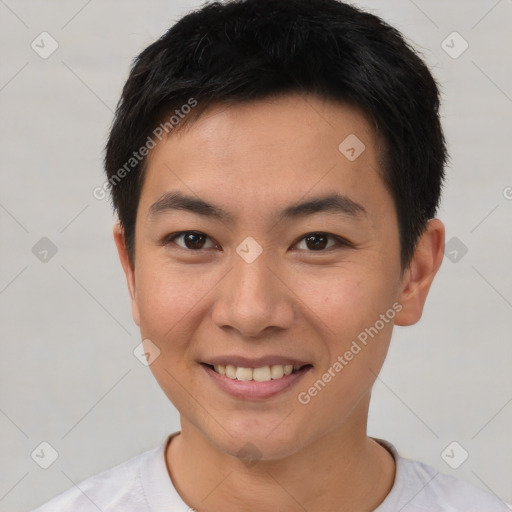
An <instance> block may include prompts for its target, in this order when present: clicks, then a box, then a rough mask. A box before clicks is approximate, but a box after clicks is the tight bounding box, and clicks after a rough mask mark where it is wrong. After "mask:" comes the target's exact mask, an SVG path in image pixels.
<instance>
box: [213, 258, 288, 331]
mask: <svg viewBox="0 0 512 512" xmlns="http://www.w3.org/2000/svg"><path fill="white" fill-rule="evenodd" d="M276 268H277V266H276V265H275V264H272V263H271V262H270V258H269V257H267V255H266V254H265V251H263V252H262V253H261V254H260V255H259V256H258V257H257V258H256V259H255V260H254V261H252V262H251V263H248V262H247V261H245V260H244V259H243V258H241V257H240V256H239V255H238V254H237V253H235V254H234V256H233V267H232V269H231V271H230V272H228V274H227V276H226V278H225V279H223V280H222V281H221V282H220V283H219V288H218V289H217V297H216V300H215V303H214V305H213V312H212V319H213V321H214V323H215V324H216V325H217V326H218V327H219V328H221V329H223V330H233V331H237V333H238V335H239V336H240V337H244V338H262V337H264V336H268V335H269V334H270V333H271V332H272V331H279V330H283V329H288V328H290V326H291V325H292V324H293V322H294V320H295V308H294V305H293V302H294V296H295V295H294V293H293V291H292V290H291V289H290V285H289V284H288V283H286V280H285V278H284V276H281V275H279V272H278V271H277V270H276Z"/></svg>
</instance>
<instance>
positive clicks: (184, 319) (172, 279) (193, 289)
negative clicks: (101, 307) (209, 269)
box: [137, 261, 216, 348]
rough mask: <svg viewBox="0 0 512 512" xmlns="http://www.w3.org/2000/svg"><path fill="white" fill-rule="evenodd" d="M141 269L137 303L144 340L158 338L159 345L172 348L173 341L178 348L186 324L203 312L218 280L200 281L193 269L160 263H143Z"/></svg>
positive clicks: (206, 277) (201, 279) (203, 275)
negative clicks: (203, 304) (205, 303)
mask: <svg viewBox="0 0 512 512" xmlns="http://www.w3.org/2000/svg"><path fill="white" fill-rule="evenodd" d="M140 269H141V271H140V274H139V275H138V284H137V303H138V306H139V311H140V320H141V334H142V336H144V337H148V338H150V339H151V338H155V340H157V343H159V344H164V345H169V344H168V343H167V341H169V340H170V339H173V340H175V342H176V343H178V344H179V343H180V340H182V341H183V334H184V330H185V329H186V325H187V323H189V322H190V318H192V317H193V316H195V315H197V314H198V312H200V311H201V299H204V298H205V296H207V295H208V292H209V291H211V289H212V288H213V287H214V286H215V284H216V280H215V279H214V278H212V276H209V275H208V274H201V276H200V278H199V277H198V275H199V274H198V271H197V270H195V269H192V268H189V269H187V268H184V267H181V268H177V267H176V266H170V265H168V264H165V263H162V262H157V261H154V262H150V261H145V262H143V261H141V264H140ZM180 333H181V334H180ZM185 341H186V340H185ZM162 348H163V347H162Z"/></svg>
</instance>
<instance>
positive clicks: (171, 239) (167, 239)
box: [162, 231, 354, 253]
mask: <svg viewBox="0 0 512 512" xmlns="http://www.w3.org/2000/svg"><path fill="white" fill-rule="evenodd" d="M188 234H195V235H200V236H204V237H206V238H207V239H210V240H212V239H211V238H210V237H209V236H208V235H206V234H205V233H202V232H201V231H178V232H176V233H171V234H170V235H167V236H166V237H165V238H164V239H163V240H162V245H164V246H168V245H171V244H174V245H176V247H177V249H178V250H182V251H185V252H188V253H191V252H197V253H199V252H202V251H206V250H208V249H211V248H207V249H188V248H186V247H181V246H179V245H177V244H176V243H175V242H174V240H176V239H177V238H179V237H181V236H183V235H188ZM313 235H325V236H327V237H328V238H329V239H332V240H335V241H336V242H338V245H339V246H342V247H354V245H353V244H352V243H351V242H349V241H348V240H346V239H344V238H342V237H339V236H336V235H333V234H331V233H326V232H323V231H313V232H311V233H306V234H305V235H303V236H302V237H301V238H299V239H298V240H297V241H296V242H295V243H294V244H293V245H294V246H295V245H297V244H298V243H299V242H302V241H303V240H304V239H305V238H307V237H308V236H313ZM212 241H213V240H212ZM216 247H218V244H216ZM333 248H336V246H331V247H328V248H327V249H320V250H318V251H313V250H306V252H310V253H322V252H326V251H329V250H330V249H333ZM301 250H304V249H301Z"/></svg>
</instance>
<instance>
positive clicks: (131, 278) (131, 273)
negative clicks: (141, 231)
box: [113, 221, 140, 327]
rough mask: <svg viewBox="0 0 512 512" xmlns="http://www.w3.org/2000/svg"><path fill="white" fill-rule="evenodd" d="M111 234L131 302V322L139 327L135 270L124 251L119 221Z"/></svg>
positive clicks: (125, 250)
mask: <svg viewBox="0 0 512 512" xmlns="http://www.w3.org/2000/svg"><path fill="white" fill-rule="evenodd" d="M113 233H114V241H115V243H116V246H117V252H118V254H119V259H120V260H121V265H122V267H123V270H124V274H125V276H126V282H127V283H128V290H129V292H130V298H131V302H132V317H133V321H134V322H135V323H136V324H137V325H138V326H139V327H140V315H139V306H138V304H137V289H136V286H135V269H134V268H133V267H132V264H131V262H130V258H129V257H128V250H127V249H126V242H125V237H124V229H123V228H122V226H121V224H120V222H119V221H118V222H116V224H115V225H114V229H113Z"/></svg>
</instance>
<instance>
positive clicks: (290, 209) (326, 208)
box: [148, 191, 367, 222]
mask: <svg viewBox="0 0 512 512" xmlns="http://www.w3.org/2000/svg"><path fill="white" fill-rule="evenodd" d="M175 210H184V211H188V212H191V213H195V214H197V215H202V216H204V217H212V218H215V219H218V220H221V221H227V222H229V221H233V218H234V216H233V215H232V214H231V213H229V212H227V211H226V210H224V209H223V208H221V207H220V206H216V205H214V204H212V203H209V202H207V201H204V200H203V199H200V198H197V197H192V196H188V195H185V194H183V193H182V192H178V191H171V192H166V193H164V194H163V195H162V196H160V198H159V199H158V200H157V201H155V202H154V203H153V204H152V205H151V207H150V208H149V212H148V216H149V217H150V218H151V217H157V216H159V215H161V214H164V213H168V212H170V211H175ZM320 212H325V213H334V214H341V215H344V216H347V217H351V218H354V219H360V218H362V217H366V216H367V212H366V209H365V208H364V206H363V205H362V204H359V203H357V202H355V201H354V200H352V199H350V198H349V197H348V196H346V195H343V194H340V193H332V194H328V195H324V196H320V197H315V198H313V199H310V200H306V201H301V202H297V203H294V204H291V205H289V206H287V207H286V208H284V209H283V210H282V211H281V212H279V213H278V214H277V220H278V221H283V220H289V219H294V218H299V217H305V216H307V215H313V214H315V213H320Z"/></svg>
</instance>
